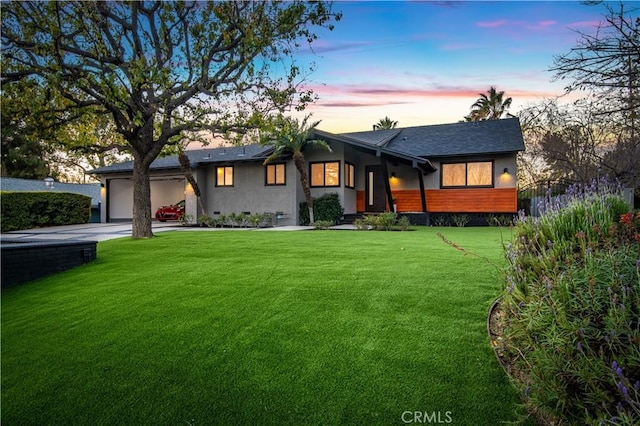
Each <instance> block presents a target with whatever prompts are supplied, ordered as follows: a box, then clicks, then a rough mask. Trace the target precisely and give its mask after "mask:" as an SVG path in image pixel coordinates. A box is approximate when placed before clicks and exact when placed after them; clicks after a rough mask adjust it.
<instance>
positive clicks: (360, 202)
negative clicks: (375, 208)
mask: <svg viewBox="0 0 640 426" xmlns="http://www.w3.org/2000/svg"><path fill="white" fill-rule="evenodd" d="M364 208H365V205H364V191H356V211H357V212H358V213H361V212H363V211H364Z"/></svg>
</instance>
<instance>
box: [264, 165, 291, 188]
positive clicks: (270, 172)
mask: <svg viewBox="0 0 640 426" xmlns="http://www.w3.org/2000/svg"><path fill="white" fill-rule="evenodd" d="M285 170H286V169H285V164H284V163H283V164H267V178H266V183H265V185H286V183H287V182H286V180H285Z"/></svg>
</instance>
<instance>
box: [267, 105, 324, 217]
mask: <svg viewBox="0 0 640 426" xmlns="http://www.w3.org/2000/svg"><path fill="white" fill-rule="evenodd" d="M309 117H310V116H306V117H305V118H304V119H303V120H302V121H301V122H300V121H298V120H297V119H295V118H290V117H279V118H277V119H276V120H274V123H273V124H272V127H271V130H270V131H269V132H267V133H266V134H265V135H263V136H262V141H263V142H262V143H263V144H264V145H268V146H272V147H273V153H272V154H271V155H270V156H269V157H268V158H267V159H266V160H264V164H265V165H267V164H269V163H272V162H273V161H276V160H278V159H281V158H283V157H286V156H288V155H291V156H292V158H293V164H295V166H296V169H297V170H298V174H299V175H300V184H301V185H302V191H303V192H304V198H305V200H306V202H307V208H308V209H309V223H310V224H312V225H313V222H314V220H315V219H314V215H313V198H312V197H311V188H310V186H309V175H308V173H307V161H306V159H305V157H304V152H305V151H306V150H307V149H309V148H316V149H322V150H325V151H331V147H330V146H329V144H328V143H327V142H325V141H323V140H320V139H313V138H312V136H313V130H314V129H315V128H316V127H317V126H318V124H320V122H319V121H316V122H314V123H311V124H307V121H308V120H309Z"/></svg>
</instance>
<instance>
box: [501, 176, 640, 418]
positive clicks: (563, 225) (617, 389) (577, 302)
mask: <svg viewBox="0 0 640 426" xmlns="http://www.w3.org/2000/svg"><path fill="white" fill-rule="evenodd" d="M542 210H543V211H544V213H543V214H542V215H541V216H540V217H536V218H533V217H526V216H525V215H524V214H519V215H518V218H517V224H516V226H515V228H514V237H513V240H512V241H511V242H510V243H509V244H506V245H505V257H506V264H507V266H506V268H505V271H504V292H503V295H502V300H501V304H502V308H503V312H505V315H503V317H502V321H503V324H502V326H503V330H504V334H503V339H502V346H503V347H501V348H500V350H501V351H502V353H504V354H505V356H506V357H507V359H509V360H510V362H511V366H512V367H513V369H514V370H517V371H518V372H519V374H517V375H514V376H513V381H514V384H515V385H516V386H517V387H518V388H519V389H520V390H521V392H522V395H523V399H525V401H526V403H527V404H528V405H529V406H530V407H532V408H534V409H535V411H537V412H538V413H543V414H544V415H545V416H546V417H547V418H552V419H556V420H558V421H560V422H566V423H567V424H613V422H615V424H629V425H631V424H640V390H639V389H638V387H640V238H636V235H640V213H633V212H631V213H630V207H629V206H628V204H627V203H626V202H625V201H624V198H623V197H622V195H621V188H620V186H619V185H617V184H616V183H610V182H607V181H605V180H599V181H593V182H591V183H589V184H588V185H576V186H574V187H571V188H570V189H569V190H568V191H567V193H566V194H564V195H563V196H557V197H548V198H547V200H546V201H545V203H544V206H543V208H542ZM614 366H615V368H614ZM636 384H638V386H637V387H636Z"/></svg>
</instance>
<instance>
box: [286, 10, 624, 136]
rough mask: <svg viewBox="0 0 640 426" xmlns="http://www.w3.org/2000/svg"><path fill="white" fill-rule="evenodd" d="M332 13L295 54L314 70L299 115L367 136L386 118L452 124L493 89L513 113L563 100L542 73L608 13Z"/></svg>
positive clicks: (556, 85) (549, 75)
mask: <svg viewBox="0 0 640 426" xmlns="http://www.w3.org/2000/svg"><path fill="white" fill-rule="evenodd" d="M612 4H615V3H612ZM335 9H336V10H341V11H342V13H343V17H342V20H341V21H340V22H338V23H336V25H335V29H334V30H333V31H331V32H330V31H324V30H323V31H321V32H319V33H318V34H319V39H318V40H317V41H316V42H314V43H313V45H312V48H313V52H309V51H307V52H301V53H300V54H299V55H298V57H297V60H298V61H300V62H302V63H305V62H307V63H308V62H310V61H313V62H315V64H316V67H317V69H316V71H315V72H314V73H313V74H311V75H310V76H309V80H308V81H307V83H306V84H307V86H308V87H311V88H313V89H314V91H315V92H316V94H317V95H319V96H320V99H319V101H318V102H316V104H315V105H313V106H311V107H309V108H308V109H307V111H305V113H309V112H311V113H313V119H314V120H322V123H321V124H320V126H319V128H321V129H323V130H327V131H331V132H349V131H360V130H370V129H371V126H372V125H373V124H374V123H376V122H377V121H378V120H379V119H380V118H383V117H385V116H389V117H390V118H392V119H393V120H396V121H398V125H399V127H408V126H416V125H423V124H438V123H451V122H456V121H459V120H460V119H462V118H463V117H464V116H465V115H466V114H468V112H469V107H470V106H471V104H472V103H473V102H474V101H475V100H476V99H477V98H478V94H479V93H481V92H486V91H487V90H488V89H489V87H490V86H492V85H494V86H496V87H497V89H498V90H504V91H505V94H506V95H507V96H511V97H512V98H513V105H512V107H511V109H510V112H512V113H516V112H517V111H518V110H520V109H522V108H523V107H525V106H526V105H528V104H531V103H532V102H536V101H539V100H541V99H548V98H554V97H557V96H560V95H562V94H563V88H564V85H565V84H564V83H563V82H562V81H558V82H552V81H551V80H552V77H553V74H552V73H551V72H549V71H548V69H549V68H550V67H551V66H552V65H553V57H554V55H560V54H563V53H567V52H568V51H569V50H570V49H571V48H572V47H575V46H576V45H577V42H578V40H579V39H580V36H579V35H578V34H577V33H576V32H575V31H576V30H578V31H582V32H585V33H593V32H594V30H595V26H596V25H598V23H600V22H602V21H603V19H604V15H605V8H604V6H603V5H597V6H586V5H583V4H581V3H579V2H577V1H563V2H559V1H556V2H549V1H508V2H507V1H491V2H485V1H466V2H424V1H423V2H418V1H410V2H409V1H406V2H405V1H380V2H370V1H358V2H347V1H337V2H336V3H335ZM563 100H565V101H570V100H572V98H571V97H565V98H563Z"/></svg>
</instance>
